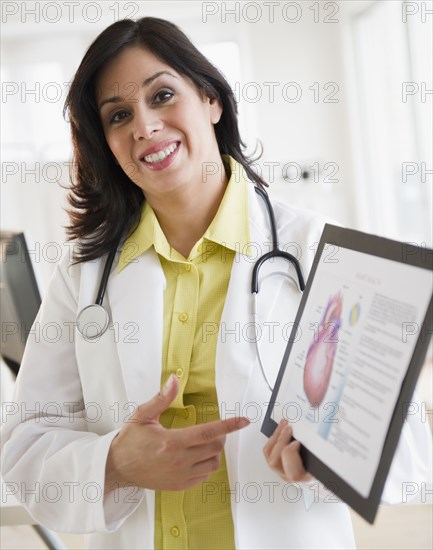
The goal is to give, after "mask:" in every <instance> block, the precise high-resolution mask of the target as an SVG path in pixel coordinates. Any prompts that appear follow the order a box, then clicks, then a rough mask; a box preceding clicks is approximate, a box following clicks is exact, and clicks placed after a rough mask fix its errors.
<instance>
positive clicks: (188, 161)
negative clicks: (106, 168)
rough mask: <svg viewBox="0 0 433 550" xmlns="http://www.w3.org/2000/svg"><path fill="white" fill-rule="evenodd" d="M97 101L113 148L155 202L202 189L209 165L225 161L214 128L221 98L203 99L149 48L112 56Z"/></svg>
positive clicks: (123, 165)
mask: <svg viewBox="0 0 433 550" xmlns="http://www.w3.org/2000/svg"><path fill="white" fill-rule="evenodd" d="M96 99H97V104H98V107H99V110H100V111H99V112H100V116H101V121H102V126H103V129H104V134H105V138H106V140H107V143H108V146H109V147H110V149H111V151H112V153H113V155H114V157H115V158H116V160H117V162H118V163H119V165H120V166H121V167H122V168H123V170H124V171H125V173H126V174H127V175H128V176H129V177H130V178H131V180H132V181H133V182H134V183H135V184H136V185H138V186H139V187H140V188H141V189H142V190H143V192H144V194H145V196H146V198H147V199H148V200H149V201H150V202H151V204H152V201H153V200H155V201H158V200H159V199H161V198H163V197H167V196H168V195H169V194H171V196H172V197H173V196H176V195H177V194H179V193H185V192H186V193H197V192H198V193H200V189H201V188H203V172H204V168H203V167H204V166H206V163H216V164H217V165H220V164H221V157H220V154H219V150H218V144H217V141H216V137H215V131H214V124H216V123H217V122H218V121H219V119H220V117H221V113H222V109H221V106H220V104H219V102H218V101H216V100H211V99H209V98H207V97H201V95H200V93H199V92H198V90H197V88H196V87H195V86H194V84H193V83H192V82H191V81H190V80H189V79H187V78H185V77H184V76H182V75H180V74H179V73H177V72H176V71H175V70H174V69H172V68H171V67H170V66H168V65H166V64H165V63H164V62H163V61H161V60H160V59H159V58H157V57H155V56H154V55H153V54H152V53H150V52H149V51H148V50H145V49H143V48H141V47H138V46H133V47H129V48H127V49H125V50H124V51H122V52H121V53H120V54H118V55H117V56H116V57H115V58H114V59H113V60H111V61H110V62H109V63H108V64H107V65H106V66H105V67H104V69H103V70H102V72H101V74H100V75H99V78H98V81H97V86H96ZM208 166H209V165H208ZM208 171H209V170H208ZM205 173H206V172H205ZM219 179H220V180H221V175H220V177H219ZM206 181H207V182H208V181H209V179H207V180H206Z"/></svg>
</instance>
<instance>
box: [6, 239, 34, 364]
mask: <svg viewBox="0 0 433 550" xmlns="http://www.w3.org/2000/svg"><path fill="white" fill-rule="evenodd" d="M40 304H41V296H40V294H39V289H38V285H37V282H36V278H35V274H34V271H33V266H32V263H31V259H30V256H29V251H28V248H27V245H26V240H25V237H24V234H23V233H18V232H12V231H0V322H1V345H0V351H1V355H2V358H3V360H4V362H5V363H6V364H7V365H8V366H9V367H10V368H11V369H12V370H13V372H14V373H15V374H17V373H18V370H19V366H20V364H21V360H22V357H23V353H24V348H25V345H26V341H27V337H28V334H29V331H30V329H31V327H32V325H33V322H34V320H35V317H36V314H37V312H38V310H39V306H40Z"/></svg>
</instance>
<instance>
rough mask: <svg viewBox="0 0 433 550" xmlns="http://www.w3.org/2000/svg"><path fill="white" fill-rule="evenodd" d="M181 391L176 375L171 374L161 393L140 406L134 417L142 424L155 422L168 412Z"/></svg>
mask: <svg viewBox="0 0 433 550" xmlns="http://www.w3.org/2000/svg"><path fill="white" fill-rule="evenodd" d="M178 391H179V380H178V378H177V376H175V375H174V374H170V376H169V378H168V380H167V382H166V383H165V384H164V386H163V387H162V388H161V391H160V392H159V393H158V394H157V395H155V397H153V398H152V399H151V400H150V401H147V403H143V404H142V405H140V406H139V407H138V408H137V410H136V411H135V414H134V417H135V419H136V420H137V421H138V422H140V423H141V424H147V423H149V422H155V421H157V420H158V418H159V416H160V414H162V413H163V412H164V411H165V410H167V409H168V408H169V406H170V404H171V403H172V402H173V401H174V399H175V398H176V395H177V392H178Z"/></svg>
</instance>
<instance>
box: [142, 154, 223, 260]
mask: <svg viewBox="0 0 433 550" xmlns="http://www.w3.org/2000/svg"><path fill="white" fill-rule="evenodd" d="M227 182H228V178H227V176H226V173H225V168H224V164H223V162H222V160H220V166H219V167H218V170H217V173H216V174H215V175H214V176H210V177H207V178H206V181H205V182H203V181H200V182H197V184H195V185H193V184H192V185H186V186H185V187H184V188H183V189H182V190H181V191H178V192H176V193H174V194H173V196H168V197H167V196H165V197H164V198H163V200H152V199H150V205H151V206H152V208H153V210H154V211H155V214H156V217H157V218H158V221H159V224H160V226H161V229H162V231H163V232H164V235H165V236H166V238H167V241H168V242H169V244H170V246H171V247H172V248H174V249H175V250H177V251H178V252H180V254H182V255H183V256H184V258H188V256H189V254H190V252H191V249H192V247H193V246H194V244H195V243H196V242H197V241H198V240H199V239H200V238H201V237H202V236H203V234H204V233H205V232H206V229H207V228H208V227H209V225H210V224H211V222H212V220H213V218H214V217H215V215H216V213H217V211H218V208H219V205H220V203H221V200H222V198H223V196H224V193H225V190H226V187H227Z"/></svg>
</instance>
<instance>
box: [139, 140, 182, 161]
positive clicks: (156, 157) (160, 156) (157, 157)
mask: <svg viewBox="0 0 433 550" xmlns="http://www.w3.org/2000/svg"><path fill="white" fill-rule="evenodd" d="M176 148H177V143H172V144H171V145H169V146H168V147H167V148H166V149H162V150H161V151H158V152H157V153H152V154H151V155H147V156H146V157H144V160H145V161H146V162H161V161H162V160H164V159H165V158H166V157H168V155H170V154H171V153H173V151H174V150H175V149H176Z"/></svg>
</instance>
